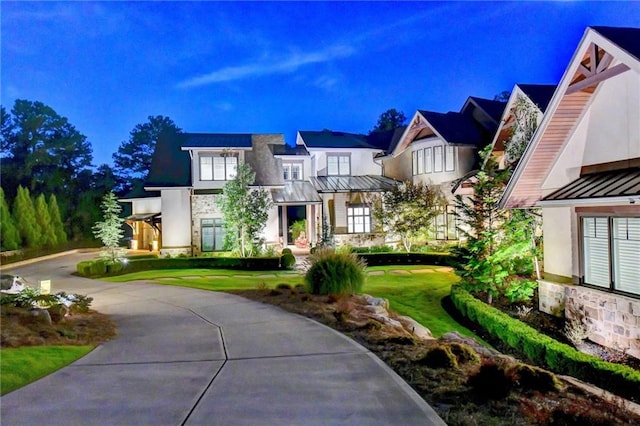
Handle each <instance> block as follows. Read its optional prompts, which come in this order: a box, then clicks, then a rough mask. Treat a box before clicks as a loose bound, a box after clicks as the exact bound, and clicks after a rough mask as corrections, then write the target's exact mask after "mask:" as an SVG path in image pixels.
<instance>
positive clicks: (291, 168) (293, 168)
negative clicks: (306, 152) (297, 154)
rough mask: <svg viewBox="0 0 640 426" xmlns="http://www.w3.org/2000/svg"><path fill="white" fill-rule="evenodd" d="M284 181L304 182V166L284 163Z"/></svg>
mask: <svg viewBox="0 0 640 426" xmlns="http://www.w3.org/2000/svg"><path fill="white" fill-rule="evenodd" d="M282 172H283V176H284V180H302V164H300V163H284V164H282Z"/></svg>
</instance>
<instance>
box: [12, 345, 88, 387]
mask: <svg viewBox="0 0 640 426" xmlns="http://www.w3.org/2000/svg"><path fill="white" fill-rule="evenodd" d="M92 349H93V346H23V347H21V348H15V349H2V350H0V395H4V394H5V393H8V392H11V391H12V390H15V389H18V388H20V387H22V386H25V385H28V384H29V383H31V382H34V381H36V380H38V379H40V378H42V377H44V376H46V375H48V374H51V373H53V372H54V371H56V370H59V369H60V368H62V367H64V366H66V365H68V364H71V363H72V362H73V361H75V360H77V359H79V358H82V357H83V356H85V355H86V354H88V353H89V352H91V350H92Z"/></svg>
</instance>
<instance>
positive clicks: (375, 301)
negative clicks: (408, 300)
mask: <svg viewBox="0 0 640 426" xmlns="http://www.w3.org/2000/svg"><path fill="white" fill-rule="evenodd" d="M362 297H363V298H364V300H365V302H367V305H372V306H382V307H383V308H385V309H387V310H389V300H387V299H383V298H382V297H373V296H370V295H368V294H363V295H362Z"/></svg>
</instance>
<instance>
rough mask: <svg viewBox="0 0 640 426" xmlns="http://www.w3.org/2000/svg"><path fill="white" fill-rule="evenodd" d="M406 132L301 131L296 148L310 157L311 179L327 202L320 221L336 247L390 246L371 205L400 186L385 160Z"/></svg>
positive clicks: (323, 205)
mask: <svg viewBox="0 0 640 426" xmlns="http://www.w3.org/2000/svg"><path fill="white" fill-rule="evenodd" d="M400 133H401V131H397V130H392V131H389V132H381V133H373V134H371V135H361V134H354V133H345V132H333V131H330V130H323V131H299V132H298V135H297V139H296V147H300V148H299V149H301V150H302V149H303V148H304V150H306V151H307V152H308V153H309V156H310V176H309V180H310V182H311V183H312V184H313V187H314V189H315V191H316V192H317V194H318V195H319V196H320V198H321V199H322V212H323V213H322V217H321V216H318V219H317V221H316V223H317V225H318V226H320V227H322V226H324V225H326V227H328V228H329V229H330V230H331V233H332V234H333V237H334V239H335V241H336V244H338V245H341V244H351V245H356V246H363V245H364V246H369V245H377V244H384V236H383V235H380V234H378V233H376V232H375V226H374V225H375V224H374V220H373V217H372V206H371V205H372V202H373V198H374V197H375V196H376V195H377V194H379V193H381V192H385V191H388V190H389V189H391V188H393V187H394V186H395V185H397V184H398V182H396V181H395V180H394V179H391V178H389V177H386V176H384V173H383V166H382V162H381V156H383V155H384V154H385V153H386V152H387V150H388V149H389V146H390V144H392V143H393V142H394V138H395V140H397V138H398V137H399V134H400ZM321 231H322V229H321V228H320V229H318V230H317V231H316V232H317V233H320V232H321Z"/></svg>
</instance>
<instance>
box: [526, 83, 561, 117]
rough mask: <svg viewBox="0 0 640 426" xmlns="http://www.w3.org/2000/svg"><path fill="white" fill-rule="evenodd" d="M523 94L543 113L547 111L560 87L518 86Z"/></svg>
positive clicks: (552, 85) (554, 85)
mask: <svg viewBox="0 0 640 426" xmlns="http://www.w3.org/2000/svg"><path fill="white" fill-rule="evenodd" d="M517 86H518V87H519V88H520V90H522V92H523V93H524V94H525V95H526V96H527V97H528V98H529V99H530V100H531V102H533V103H534V104H535V105H536V106H537V107H538V108H540V111H541V112H545V111H546V110H547V106H549V102H550V101H551V98H552V97H553V94H554V92H555V91H556V88H557V87H558V85H556V84H517Z"/></svg>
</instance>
